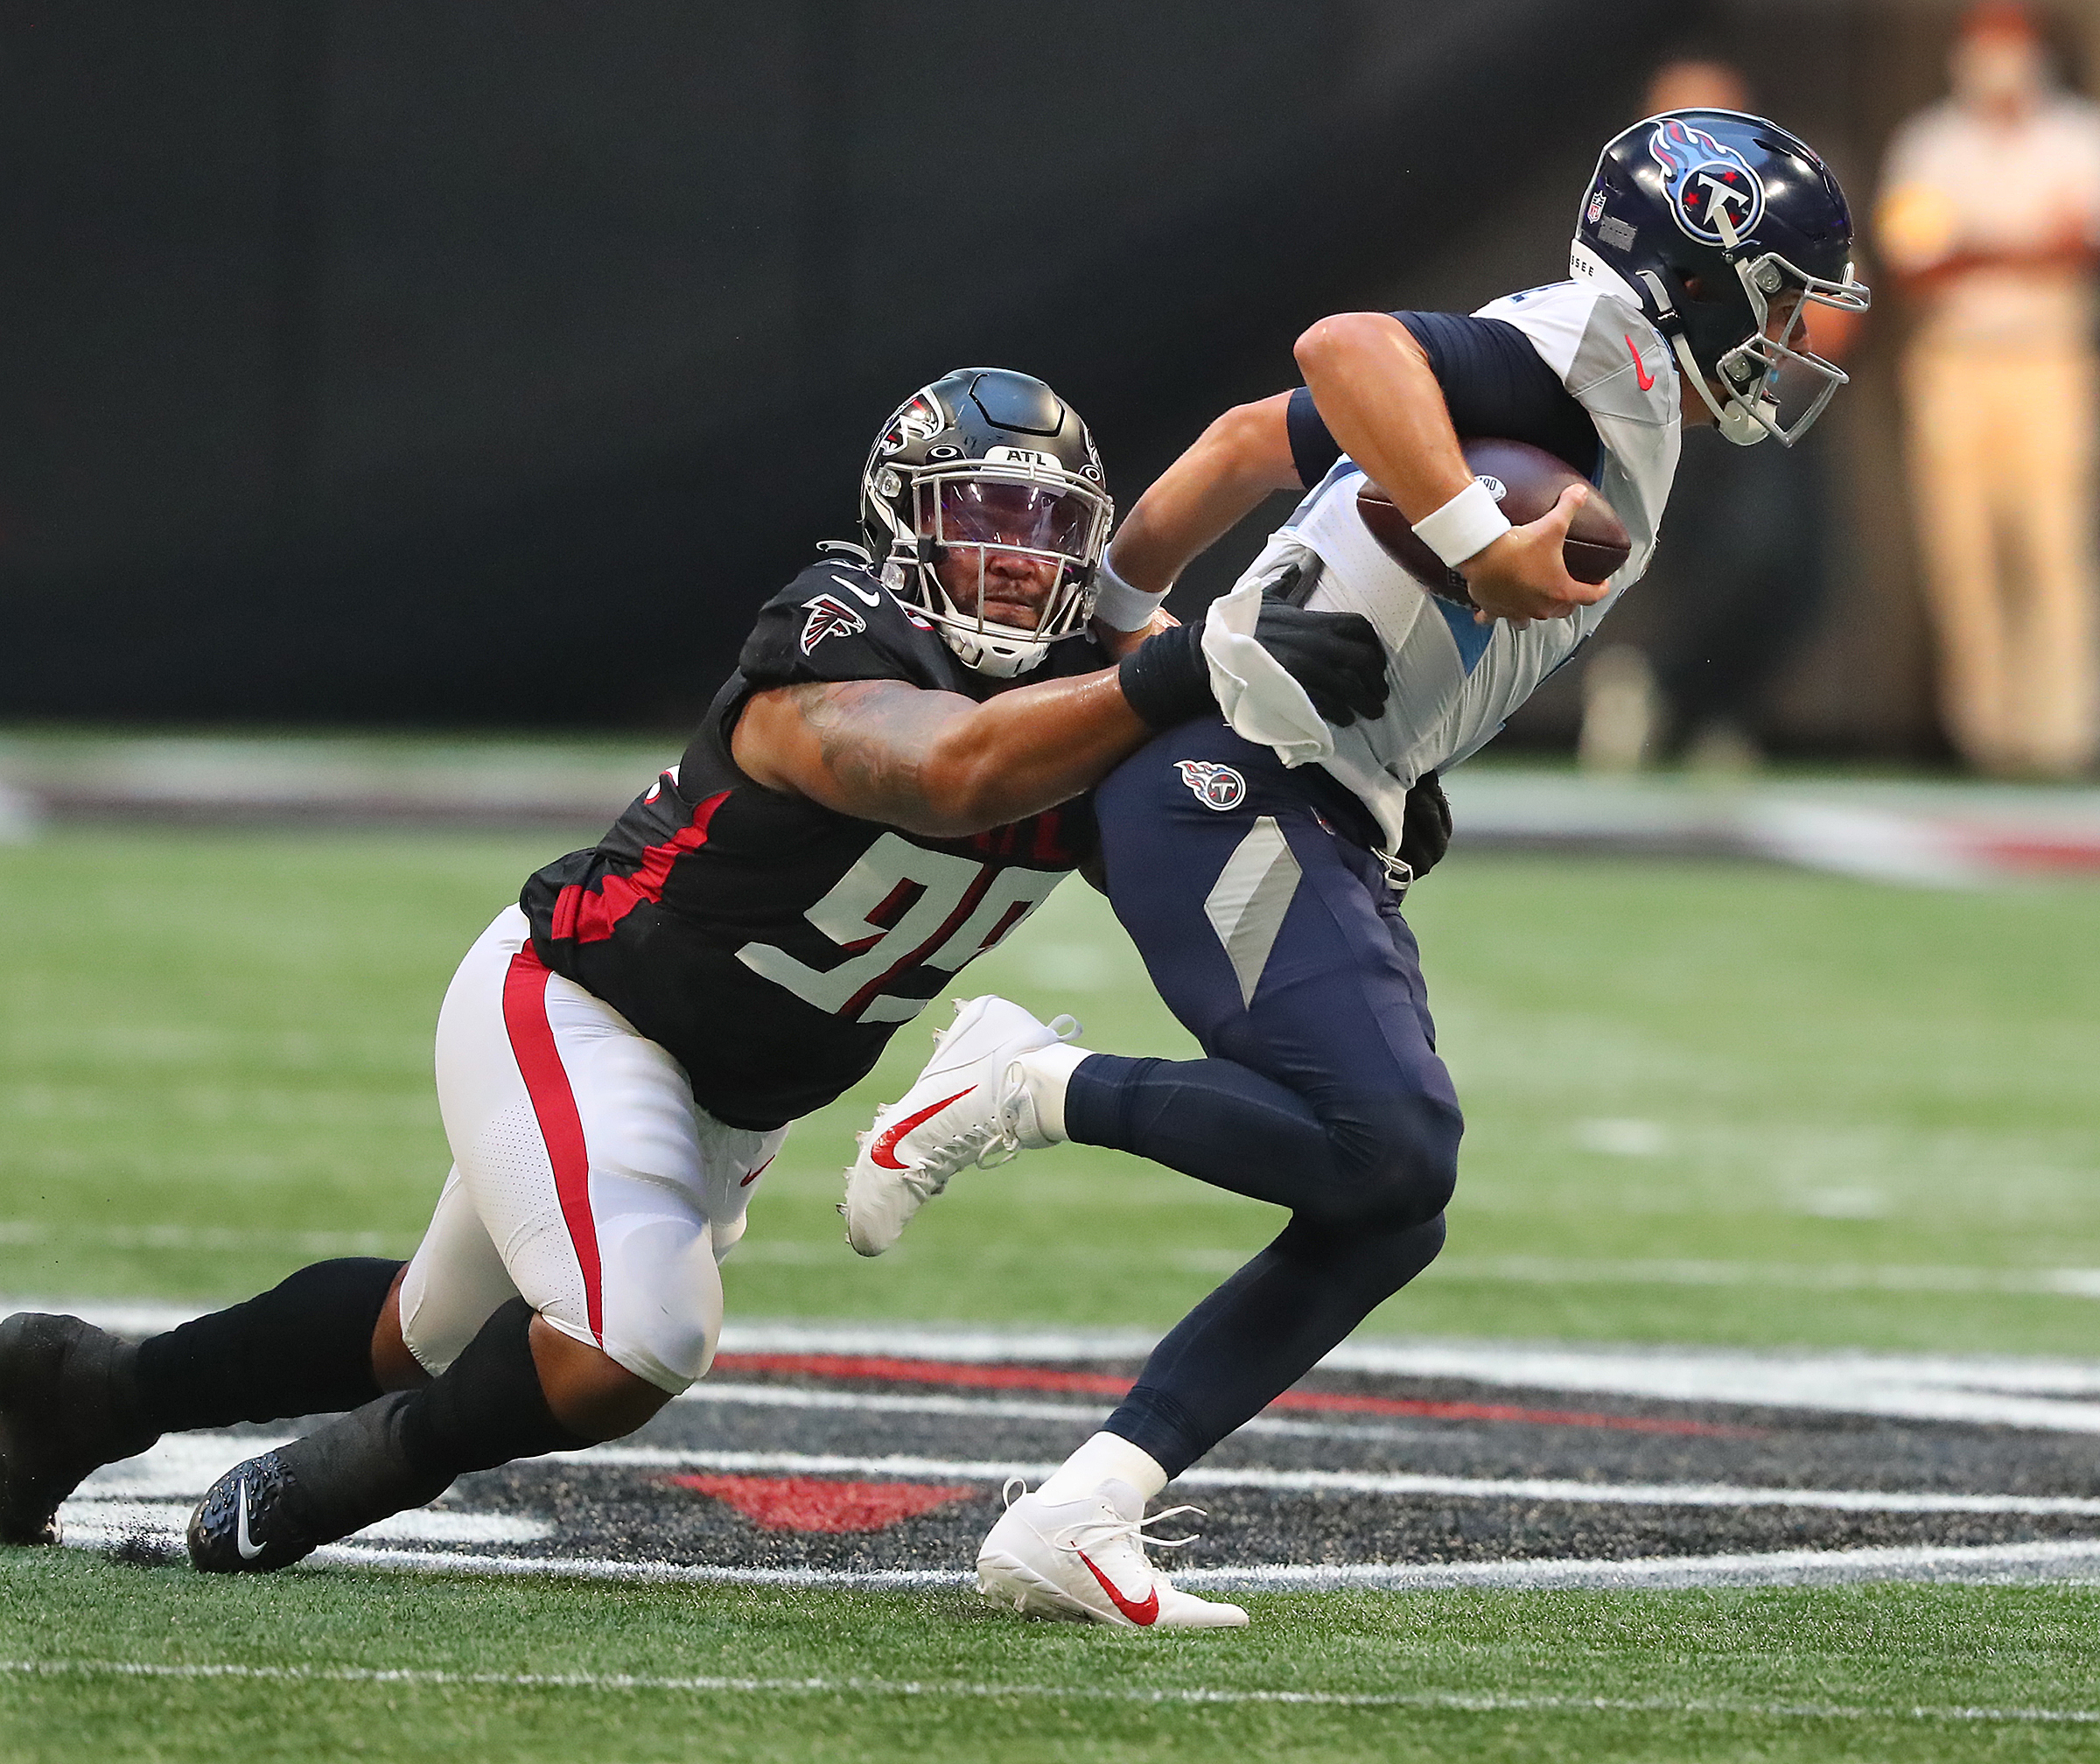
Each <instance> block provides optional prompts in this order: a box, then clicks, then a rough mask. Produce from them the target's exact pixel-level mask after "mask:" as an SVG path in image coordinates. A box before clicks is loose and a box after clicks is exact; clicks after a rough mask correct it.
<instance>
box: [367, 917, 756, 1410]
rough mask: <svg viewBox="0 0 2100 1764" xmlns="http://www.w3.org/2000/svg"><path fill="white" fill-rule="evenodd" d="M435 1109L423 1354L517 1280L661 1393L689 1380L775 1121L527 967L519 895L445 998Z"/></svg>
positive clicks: (420, 1332) (421, 1262) (718, 1307)
mask: <svg viewBox="0 0 2100 1764" xmlns="http://www.w3.org/2000/svg"><path fill="white" fill-rule="evenodd" d="M437 1106H438V1109H439V1110H440V1111H441V1113H442V1114H443V1116H444V1132H445V1138H447V1139H448V1140H449V1141H451V1149H452V1159H453V1162H452V1170H451V1174H450V1175H449V1176H447V1177H446V1178H445V1181H444V1193H443V1194H440V1195H439V1196H438V1197H437V1212H436V1214H435V1215H433V1216H432V1218H431V1220H430V1229H429V1230H428V1231H426V1232H425V1233H424V1234H423V1243H422V1244H421V1246H420V1247H419V1248H418V1249H417V1250H416V1255H415V1258H414V1260H412V1261H411V1262H410V1263H409V1271H408V1273H407V1275H406V1277H405V1278H403V1280H402V1288H401V1325H402V1337H403V1339H404V1340H405V1341H407V1343H408V1346H409V1352H410V1353H412V1354H414V1355H415V1356H416V1359H417V1361H418V1362H421V1363H422V1365H423V1367H424V1369H426V1370H428V1371H430V1372H432V1373H437V1372H442V1371H443V1370H444V1369H445V1368H446V1367H447V1366H449V1365H451V1363H452V1361H453V1359H454V1358H455V1357H456V1356H457V1355H458V1353H459V1351H460V1349H461V1348H465V1346H466V1344H467V1343H468V1342H469V1341H472V1340H473V1338H474V1336H475V1334H476V1333H477V1332H478V1331H479V1329H480V1327H481V1326H482V1324H483V1323H485V1322H486V1321H487V1320H488V1317H489V1314H490V1313H492V1312H493V1311H494V1310H495V1309H496V1307H497V1306H500V1305H502V1304H504V1303H506V1302H507V1300H509V1299H513V1298H514V1297H517V1296H519V1295H522V1296H523V1297H524V1299H525V1300H526V1302H527V1303H528V1304H529V1305H530V1306H532V1307H533V1309H534V1310H535V1311H536V1312H538V1313H540V1315H541V1316H542V1317H544V1318H545V1319H546V1320H547V1321H548V1322H549V1324H550V1325H552V1326H553V1327H555V1328H556V1329H559V1330H560V1331H561V1332H562V1333H563V1334H564V1335H568V1336H570V1337H573V1338H574V1339H575V1340H576V1341H586V1342H591V1343H593V1344H595V1345H596V1346H598V1347H599V1348H603V1349H604V1350H605V1352H606V1354H607V1355H610V1356H611V1357H612V1358H613V1360H615V1361H617V1362H619V1363H620V1365H622V1366H624V1367H626V1368H627V1370H628V1371H630V1372H632V1373H634V1376H636V1377H638V1378H642V1379H646V1380H647V1381H648V1383H651V1384H654V1385H655V1386H657V1387H658V1388H659V1389H660V1390H669V1391H672V1392H674V1393H676V1392H677V1391H680V1390H684V1389H685V1387H686V1386H687V1385H689V1384H690V1383H692V1382H693V1381H694V1380H695V1379H696V1378H698V1377H699V1376H702V1374H704V1372H705V1371H706V1370H707V1368H708V1364H709V1362H711V1360H712V1359H713V1358H714V1354H715V1343H716V1341H717V1340H718V1338H719V1336H720V1334H721V1333H722V1278H721V1276H720V1274H719V1273H718V1271H717V1264H719V1263H720V1261H721V1259H722V1258H723V1257H725V1256H726V1255H727V1254H728V1253H729V1251H730V1249H731V1248H732V1246H733V1245H734V1244H735V1243H736V1242H737V1240H738V1239H739V1237H741V1236H743V1235H744V1224H745V1216H744V1215H745V1208H746V1204H747V1203H748V1202H749V1201H750V1199H751V1189H752V1185H753V1183H754V1182H755V1181H756V1180H758V1178H759V1175H760V1173H761V1172H762V1171H763V1170H764V1169H765V1167H766V1166H767V1164H769V1163H771V1162H772V1161H773V1156H774V1152H778V1151H779V1150H780V1147H781V1141H782V1140H783V1139H785V1138H787V1137H788V1130H787V1129H786V1128H785V1127H781V1128H777V1129H775V1130H774V1131H772V1132H770V1133H753V1132H750V1131H746V1130H744V1129H742V1128H737V1127H729V1126H725V1125H724V1124H722V1123H721V1122H719V1121H718V1120H716V1119H715V1118H714V1117H713V1116H711V1115H710V1114H708V1113H707V1112H706V1110H704V1109H702V1108H701V1107H700V1106H699V1105H698V1104H697V1103H695V1102H694V1101H693V1093H692V1089H691V1087H690V1084H689V1083H688V1082H687V1079H686V1075H685V1070H684V1068H683V1067H681V1066H680V1065H679V1064H678V1062H677V1061H676V1060H674V1059H672V1058H671V1056H670V1055H669V1054H667V1053H666V1052H665V1051H664V1050H663V1049H662V1047H659V1046H657V1044H656V1043H655V1042H654V1041H651V1040H648V1038H646V1037H645V1036H643V1035H641V1034H640V1033H637V1032H636V1031H635V1029H634V1026H633V1025H631V1024H630V1023H628V1021H627V1019H625V1018H624V1017H622V1016H621V1015H620V1013H619V1012H617V1011H615V1010H613V1007H612V1006H611V1005H607V1004H606V1003H605V1002H604V1001H603V1000H602V999H599V998H594V997H593V996H592V995H591V993H589V992H586V991H584V989H583V988H582V987H581V986H578V985H577V984H575V983H574V982H573V981H570V980H565V979H563V977H561V976H560V975H558V974H554V973H550V972H549V970H547V969H546V968H545V967H543V966H542V964H541V963H540V960H539V958H538V956H535V954H534V953H533V949H532V943H531V937H530V933H529V930H528V927H527V923H526V919H525V915H524V914H523V913H521V911H520V910H519V909H518V908H517V907H507V908H505V909H504V911H503V912H502V913H501V914H499V915H498V916H497V918H496V921H495V922H494V923H493V925H491V926H490V927H489V928H488V929H487V930H486V931H485V932H484V933H482V935H481V939H480V941H479V942H477V943H476V944H475V945H474V947H473V948H472V949H470V950H469V951H468V952H467V955H466V959H465V961H464V962H462V963H460V964H459V971H458V973H457V974H456V975H454V976H453V977H452V984H451V989H450V990H449V991H447V992H446V993H445V995H444V1010H443V1011H442V1012H439V1014H438V1018H437Z"/></svg>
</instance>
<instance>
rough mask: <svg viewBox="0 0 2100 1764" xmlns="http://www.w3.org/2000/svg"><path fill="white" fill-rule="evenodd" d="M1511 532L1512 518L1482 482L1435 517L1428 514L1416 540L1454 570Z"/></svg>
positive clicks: (1477, 481) (1475, 482) (1417, 526)
mask: <svg viewBox="0 0 2100 1764" xmlns="http://www.w3.org/2000/svg"><path fill="white" fill-rule="evenodd" d="M1508 531H1509V516H1508V515H1507V514H1503V513H1502V508H1501V507H1500V506H1499V505H1498V504H1497V503H1496V501H1495V494H1494V493H1493V492H1492V491H1490V490H1489V489H1488V486H1486V485H1485V484H1483V483H1481V480H1480V479H1478V478H1475V479H1474V480H1473V482H1472V483H1470V484H1468V485H1467V486H1466V487H1465V488H1464V489H1463V490H1461V491H1460V492H1459V493H1458V494H1457V495H1456V496H1453V498H1452V499H1451V500H1450V501H1448V502H1446V504H1445V505H1444V506H1443V507H1441V508H1439V509H1438V510H1437V511H1436V513H1435V514H1425V515H1424V516H1423V517H1422V518H1421V519H1420V520H1419V521H1416V522H1415V537H1416V538H1418V539H1419V540H1420V541H1421V542H1423V543H1424V544H1425V545H1426V546H1428V547H1429V549H1431V550H1432V551H1434V552H1435V553H1436V554H1437V556H1439V557H1441V558H1442V559H1443V560H1444V562H1445V563H1446V564H1447V565H1449V566H1450V567H1451V568H1452V569H1453V570H1456V569H1457V568H1458V567H1459V565H1460V564H1461V563H1464V562H1465V561H1466V560H1467V558H1468V557H1473V556H1478V555H1479V554H1480V553H1481V552H1482V551H1485V550H1486V549H1488V547H1489V546H1490V545H1492V544H1494V543H1495V541H1496V540H1497V539H1500V538H1501V537H1502V535H1503V534H1505V533H1507V532H1508Z"/></svg>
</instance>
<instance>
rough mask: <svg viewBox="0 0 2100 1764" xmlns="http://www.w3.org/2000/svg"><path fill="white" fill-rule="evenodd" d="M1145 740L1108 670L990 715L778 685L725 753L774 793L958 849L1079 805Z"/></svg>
mask: <svg viewBox="0 0 2100 1764" xmlns="http://www.w3.org/2000/svg"><path fill="white" fill-rule="evenodd" d="M1151 734H1152V731H1151V730H1150V729H1148V728H1147V727H1146V726H1145V723H1144V721H1143V720H1142V719H1141V718H1139V717H1138V713H1137V712H1136V711H1133V710H1131V707H1130V704H1129V701H1128V700H1126V699H1125V698H1124V696H1123V690H1122V688H1121V686H1120V685H1119V684H1118V683H1117V672H1116V669H1113V668H1105V669H1102V671H1101V672H1099V673H1098V674H1085V675H1081V676H1078V677H1077V678H1075V679H1069V680H1047V681H1045V682H1043V683H1041V684H1040V685H1035V686H1017V687H1015V688H1014V689H1013V690H1011V691H1006V692H1001V693H999V694H998V696H997V697H993V698H990V699H987V700H986V701H985V702H984V704H973V703H971V702H970V700H969V699H968V698H965V697H962V696H961V695H960V694H957V693H954V692H934V691H928V690H922V689H921V688H920V687H916V686H910V685H907V684H906V683H904V682H903V681H901V680H856V681H847V682H838V683H810V684H808V685H802V686H774V687H771V688H768V689H767V690H765V691H762V692H756V693H753V695H752V697H751V702H750V703H749V704H746V706H745V707H744V713H743V715H742V716H741V717H740V718H738V720H737V726H736V730H735V732H734V733H733V734H732V737H731V739H730V751H731V753H732V754H733V755H734V756H735V759H736V762H737V764H738V765H739V767H742V768H743V769H744V771H745V772H746V774H748V775H749V776H750V777H751V779H752V780H753V781H754V782H756V783H759V784H762V785H764V786H765V787H766V788H767V789H769V790H779V791H782V792H785V793H786V794H787V795H791V796H806V797H808V798H809V800H810V801H812V802H821V803H823V805H824V807H825V808H827V809H837V810H838V811H839V812H840V813H841V814H843V815H853V816H859V817H860V818H861V819H863V820H867V821H881V822H885V823H888V824H889V825H891V826H893V827H900V828H902V829H903V830H905V831H906V832H907V833H920V834H925V835H928V836H929V837H935V838H942V839H950V838H957V837H962V836H963V835H965V834H970V833H981V832H983V831H984V830H985V829H986V828H988V827H997V826H999V825H1000V824H1002V823H1005V822H1008V821H1018V820H1019V819H1021V818H1022V817H1023V816H1028V815H1033V814H1035V813H1037V812H1038V811H1039V810H1041V809H1047V808H1050V807H1052V806H1053V805H1054V804H1055V803H1059V802H1065V801H1067V800H1068V799H1069V798H1071V797H1074V796H1076V795H1079V794H1080V792H1082V790H1085V789H1088V788H1090V787H1091V786H1093V785H1095V784H1097V783H1099V782H1100V781H1101V780H1102V779H1103V778H1104V777H1106V776H1107V775H1108V774H1109V773H1110V771H1112V770H1113V769H1114V768H1115V767H1116V766H1117V763H1118V762H1119V761H1120V760H1124V758H1125V757H1127V756H1128V755H1130V754H1131V753H1135V752H1136V751H1137V750H1138V748H1139V747H1141V746H1144V745H1145V741H1146V740H1147V739H1149V738H1150V736H1151Z"/></svg>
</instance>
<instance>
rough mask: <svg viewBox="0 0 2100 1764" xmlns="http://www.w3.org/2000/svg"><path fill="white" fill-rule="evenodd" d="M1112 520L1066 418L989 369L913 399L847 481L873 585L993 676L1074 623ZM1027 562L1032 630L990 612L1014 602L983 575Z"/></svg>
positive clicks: (1058, 403) (1085, 442)
mask: <svg viewBox="0 0 2100 1764" xmlns="http://www.w3.org/2000/svg"><path fill="white" fill-rule="evenodd" d="M1114 514H1115V507H1114V505H1113V504H1112V503H1111V502H1110V500H1109V494H1108V491H1107V488H1106V487H1105V483H1104V479H1103V474H1102V469H1101V456H1100V455H1099V454H1098V453H1097V452H1096V451H1095V447H1094V437H1092V436H1091V435H1090V434H1089V433H1088V431H1087V425H1086V424H1085V423H1082V422H1081V421H1080V419H1079V415H1078V413H1077V412H1076V411H1075V410H1073V409H1071V407H1070V406H1069V405H1068V404H1066V403H1065V402H1064V401H1063V400H1062V399H1061V398H1060V397H1059V396H1058V395H1057V394H1056V393H1054V392H1053V391H1052V390H1051V389H1050V388H1049V387H1047V386H1046V385H1045V384H1044V383H1043V382H1042V381H1040V380H1037V379H1033V378H1032V377H1030V376H1029V375H1028V374H1017V373H1014V372H1012V371H1011V370H1009V369H1006V368H1003V367H962V368H957V369H956V371H955V372H954V373H952V374H944V375H943V376H942V378H940V379H938V380H936V381H934V383H933V384H932V385H930V386H927V387H924V388H921V389H920V390H919V391H918V392H916V393H914V394H913V395H912V396H911V397H910V398H909V399H907V400H906V402H904V403H903V404H902V405H901V406H900V407H899V409H897V411H896V412H895V414H894V415H893V416H891V418H890V420H889V421H888V423H886V424H885V425H884V426H883V430H882V433H881V434H880V435H879V436H878V437H876V441H875V445H874V447H873V449H872V451H870V453H869V454H868V463H867V465H866V466H865V468H864V470H863V471H862V472H861V479H860V518H861V526H862V528H863V529H864V530H865V533H866V535H867V542H868V550H869V553H870V556H872V558H873V559H874V561H875V562H876V563H877V564H878V566H879V568H880V569H881V570H882V572H883V580H884V582H885V583H886V584H887V586H888V587H889V589H890V591H891V592H893V594H895V595H896V596H897V597H898V598H900V599H901V600H903V601H905V602H906V603H907V605H910V606H914V607H916V608H918V609H919V611H920V612H921V613H923V614H924V615H925V617H926V618H927V619H928V620H929V621H930V622H931V623H932V624H933V626H934V627H935V629H936V630H937V631H939V632H940V634H941V637H942V641H944V642H945V643H947V645H948V647H949V648H950V649H952V650H954V651H955V653H956V657H957V658H958V659H959V660H960V661H961V662H963V665H964V666H965V667H968V668H971V669H976V670H977V672H978V673H981V674H987V675H991V676H993V677H995V678H998V679H1011V678H1012V676H1015V675H1017V674H1023V673H1026V671H1027V670H1028V669H1031V668H1033V667H1034V666H1035V665H1036V663H1038V662H1040V661H1041V660H1042V659H1043V657H1044V655H1047V653H1048V651H1049V648H1050V645H1051V644H1052V643H1053V642H1054V641H1056V640H1057V639H1059V638H1060V637H1066V636H1069V635H1071V634H1073V633H1074V632H1075V631H1077V630H1079V629H1080V628H1081V627H1082V626H1083V625H1084V624H1085V623H1086V620H1087V617H1088V615H1089V613H1091V612H1092V611H1093V606H1094V572H1095V570H1096V567H1097V566H1098V565H1099V564H1100V562H1101V554H1102V549H1103V547H1104V546H1105V545H1106V544H1107V542H1108V535H1109V524H1110V520H1111V519H1112V518H1113V516H1114ZM1031 564H1033V565H1035V566H1037V569H1036V570H1035V572H1034V574H1035V579H1036V581H1037V582H1038V583H1039V584H1040V577H1041V574H1042V573H1043V572H1044V571H1046V570H1047V572H1049V573H1050V575H1051V583H1050V586H1049V590H1048V595H1047V598H1046V599H1044V600H1043V601H1042V602H1041V604H1040V609H1039V610H1038V613H1037V618H1036V622H1035V624H1034V625H1033V627H1027V626H1024V625H1019V624H1014V623H1012V622H1009V621H1007V620H1001V619H999V618H997V617H994V616H992V613H993V612H995V611H996V610H997V609H998V607H999V606H1015V605H1016V604H1017V603H1016V602H1015V601H1014V600H1012V598H1007V599H1002V598H1001V597H1000V595H999V594H998V585H999V584H998V580H997V579H995V578H997V577H999V576H1000V575H1001V574H1002V572H1011V571H1012V570H1014V569H1015V568H1016V566H1017V565H1020V566H1026V565H1031ZM944 566H945V567H944ZM988 591H990V592H989V593H988Z"/></svg>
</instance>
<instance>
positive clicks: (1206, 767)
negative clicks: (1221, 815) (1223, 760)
mask: <svg viewBox="0 0 2100 1764" xmlns="http://www.w3.org/2000/svg"><path fill="white" fill-rule="evenodd" d="M1174 770H1175V771H1177V772H1179V773H1180V774H1181V781H1182V782H1183V783H1184V784H1186V785H1187V786H1188V788H1190V789H1191V790H1193V791H1194V793H1195V797H1196V801H1197V802H1201V804H1202V805H1203V806H1204V807H1205V808H1206V809H1237V808H1238V807H1239V806H1240V804H1241V803H1242V802H1244V801H1246V798H1247V781H1246V780H1245V779H1244V778H1243V777H1241V776H1240V774H1238V773H1237V772H1235V771H1234V770H1233V769H1232V767H1229V766H1221V765H1219V764H1218V763H1217V762H1216V761H1215V760H1175V761H1174Z"/></svg>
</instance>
